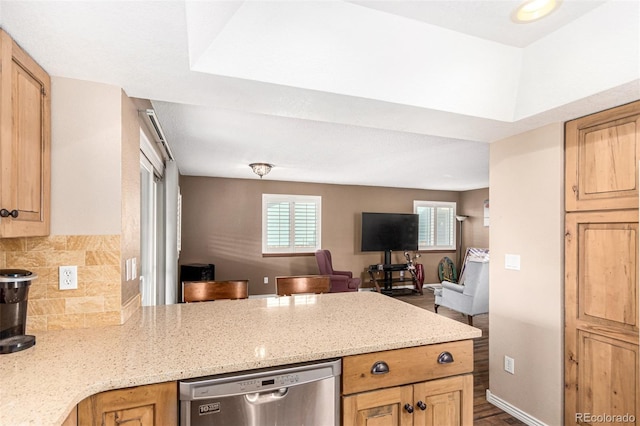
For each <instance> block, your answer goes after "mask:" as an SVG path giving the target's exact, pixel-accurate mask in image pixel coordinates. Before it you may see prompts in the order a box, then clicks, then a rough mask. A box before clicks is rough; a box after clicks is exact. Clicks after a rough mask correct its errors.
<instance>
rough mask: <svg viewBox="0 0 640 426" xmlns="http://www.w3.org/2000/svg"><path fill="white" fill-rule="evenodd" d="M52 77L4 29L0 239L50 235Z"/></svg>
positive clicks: (0, 39)
mask: <svg viewBox="0 0 640 426" xmlns="http://www.w3.org/2000/svg"><path fill="white" fill-rule="evenodd" d="M50 93H51V80H50V78H49V75H48V74H47V73H46V72H45V71H44V70H43V69H42V68H41V67H40V66H39V65H38V64H37V63H36V62H35V61H34V60H33V59H32V58H31V57H29V55H27V54H26V53H25V52H24V51H23V50H22V49H21V48H20V47H19V46H18V45H17V44H16V43H15V42H14V41H13V40H12V39H11V37H10V36H9V35H8V34H7V33H5V32H4V31H2V30H0V165H1V168H0V237H25V236H40V235H48V234H49V229H50V205H51V119H50V116H51V114H50Z"/></svg>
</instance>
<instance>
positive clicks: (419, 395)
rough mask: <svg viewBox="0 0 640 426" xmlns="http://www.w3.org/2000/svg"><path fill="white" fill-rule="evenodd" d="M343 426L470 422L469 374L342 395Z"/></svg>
mask: <svg viewBox="0 0 640 426" xmlns="http://www.w3.org/2000/svg"><path fill="white" fill-rule="evenodd" d="M342 403H343V426H364V425H371V424H375V425H376V426H411V425H413V426H422V425H424V426H463V425H472V424H473V375H471V374H466V375H464V376H457V377H450V378H447V379H440V380H432V381H428V382H422V383H416V384H413V385H407V386H396V387H393V388H389V389H381V390H377V391H372V392H363V393H360V394H355V395H351V396H346V397H344V398H343V400H342Z"/></svg>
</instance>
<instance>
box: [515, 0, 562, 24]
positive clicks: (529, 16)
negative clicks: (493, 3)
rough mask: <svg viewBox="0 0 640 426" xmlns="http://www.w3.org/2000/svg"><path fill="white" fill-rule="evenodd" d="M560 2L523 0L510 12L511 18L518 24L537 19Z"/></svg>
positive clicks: (554, 0) (555, 0)
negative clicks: (523, 0)
mask: <svg viewBox="0 0 640 426" xmlns="http://www.w3.org/2000/svg"><path fill="white" fill-rule="evenodd" d="M560 2H561V0H528V1H525V2H524V3H522V4H521V5H520V7H518V8H517V9H516V10H515V11H514V12H513V13H512V14H511V19H512V20H513V21H514V22H516V23H519V24H521V23H527V22H533V21H537V20H538V19H540V18H543V17H545V16H547V15H548V14H550V13H551V12H553V11H554V10H556V9H557V8H558V6H559V5H560Z"/></svg>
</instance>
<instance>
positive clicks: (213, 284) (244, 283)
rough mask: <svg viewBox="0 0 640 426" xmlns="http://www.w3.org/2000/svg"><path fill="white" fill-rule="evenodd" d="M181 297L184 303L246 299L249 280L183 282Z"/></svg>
mask: <svg viewBox="0 0 640 426" xmlns="http://www.w3.org/2000/svg"><path fill="white" fill-rule="evenodd" d="M182 297H183V301H184V302H185V303H189V302H206V301H209V300H220V299H247V298H248V297H249V280H233V281H185V282H183V283H182Z"/></svg>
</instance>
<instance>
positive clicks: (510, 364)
mask: <svg viewBox="0 0 640 426" xmlns="http://www.w3.org/2000/svg"><path fill="white" fill-rule="evenodd" d="M504 371H506V372H507V373H511V374H516V361H515V360H514V359H513V358H511V357H510V356H506V355H505V356H504Z"/></svg>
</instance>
